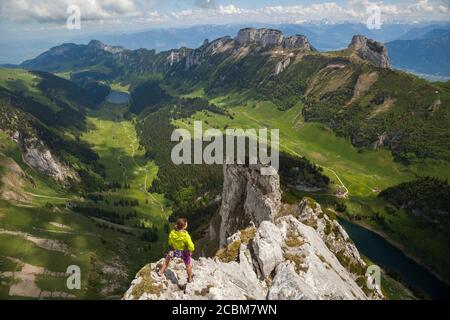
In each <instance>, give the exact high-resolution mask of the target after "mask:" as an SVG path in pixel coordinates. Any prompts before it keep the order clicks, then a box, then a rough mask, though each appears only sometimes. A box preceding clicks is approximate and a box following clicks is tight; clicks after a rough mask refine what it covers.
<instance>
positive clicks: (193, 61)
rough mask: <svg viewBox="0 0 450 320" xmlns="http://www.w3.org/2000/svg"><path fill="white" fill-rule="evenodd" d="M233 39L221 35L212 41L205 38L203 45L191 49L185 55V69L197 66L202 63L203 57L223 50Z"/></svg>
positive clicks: (229, 46)
mask: <svg viewBox="0 0 450 320" xmlns="http://www.w3.org/2000/svg"><path fill="white" fill-rule="evenodd" d="M232 42H233V40H232V39H231V38H230V37H223V38H219V39H216V40H214V41H212V42H209V41H208V40H205V42H204V43H203V45H202V46H201V47H200V48H198V49H195V50H193V51H191V52H190V53H189V54H188V55H187V57H186V66H185V67H186V69H189V68H191V67H192V66H198V65H200V64H202V63H203V61H204V60H205V59H207V58H208V57H211V56H213V55H215V54H218V53H221V52H224V51H226V50H228V49H230V48H231V47H232Z"/></svg>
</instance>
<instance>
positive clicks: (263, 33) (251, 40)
mask: <svg viewBox="0 0 450 320" xmlns="http://www.w3.org/2000/svg"><path fill="white" fill-rule="evenodd" d="M235 41H236V43H237V45H240V46H242V45H251V44H254V45H256V46H259V47H262V48H267V47H274V46H280V47H283V48H285V49H303V50H308V51H310V50H313V48H312V46H311V44H310V43H309V41H308V39H307V38H306V37H305V36H303V35H295V36H290V37H285V36H284V35H283V33H282V32H281V31H279V30H274V29H266V28H262V29H254V28H246V29H242V30H239V32H238V34H237V36H236V38H235Z"/></svg>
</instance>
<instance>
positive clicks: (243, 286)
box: [124, 216, 368, 300]
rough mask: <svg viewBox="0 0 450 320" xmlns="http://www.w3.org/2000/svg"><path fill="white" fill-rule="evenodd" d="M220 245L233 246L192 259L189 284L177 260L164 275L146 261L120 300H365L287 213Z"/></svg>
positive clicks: (324, 250) (330, 255)
mask: <svg viewBox="0 0 450 320" xmlns="http://www.w3.org/2000/svg"><path fill="white" fill-rule="evenodd" d="M294 243H295V246H293V244H294ZM236 244H237V246H236ZM235 246H236V247H235ZM233 248H235V249H233ZM252 248H253V250H252ZM226 250H229V251H231V250H236V252H234V251H233V252H232V253H233V254H234V255H235V257H233V260H232V261H222V260H221V258H220V255H219V256H218V257H214V258H200V259H199V260H193V262H192V263H193V265H192V266H193V270H194V281H193V282H192V283H186V271H185V268H184V265H183V263H182V261H172V262H171V264H170V267H169V269H168V270H167V271H166V274H165V277H159V276H158V275H157V274H156V270H157V268H158V265H161V264H162V262H163V260H160V261H159V262H157V263H152V264H150V265H148V266H146V267H145V268H144V269H142V270H141V271H140V273H139V274H138V275H137V276H136V279H135V280H134V281H133V282H132V285H131V287H130V288H129V290H128V291H127V292H126V293H125V296H124V299H127V300H128V299H130V300H132V299H142V300H147V299H150V300H153V299H163V300H166V299H167V300H173V299H180V300H202V299H218V300H221V299H232V300H247V299H273V300H289V299H295V300H298V299H337V300H342V299H346V300H347V299H368V297H367V296H366V294H365V293H364V292H363V291H362V290H361V288H360V287H359V286H358V285H357V284H356V282H355V280H354V279H353V275H352V274H351V273H350V272H349V271H347V270H346V269H345V268H344V267H343V266H342V265H341V264H340V262H339V261H338V259H337V258H336V257H335V255H334V254H333V253H332V252H331V251H330V250H329V249H328V248H327V246H326V245H325V243H324V242H323V240H322V239H321V237H320V236H319V235H318V233H317V232H316V231H315V230H314V229H313V228H312V227H309V226H306V225H304V224H302V223H301V222H299V221H298V220H297V219H296V218H294V217H293V216H285V217H281V218H279V219H277V221H276V222H275V223H273V222H269V221H265V222H263V223H262V224H261V226H260V227H259V228H258V230H257V232H256V235H255V237H254V238H253V239H251V240H250V241H249V243H248V244H245V242H244V239H243V237H242V234H241V235H234V236H233V241H232V242H231V244H229V245H228V247H227V249H226ZM228 258H229V257H228ZM272 276H273V280H271V278H272Z"/></svg>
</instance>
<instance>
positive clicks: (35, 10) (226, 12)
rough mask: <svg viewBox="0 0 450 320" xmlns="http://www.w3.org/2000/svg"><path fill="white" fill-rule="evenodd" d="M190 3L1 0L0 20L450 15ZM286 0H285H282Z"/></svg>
mask: <svg viewBox="0 0 450 320" xmlns="http://www.w3.org/2000/svg"><path fill="white" fill-rule="evenodd" d="M176 1H179V2H183V3H184V4H185V5H186V4H190V6H191V7H190V8H189V7H188V9H184V10H178V11H173V12H170V13H167V14H161V13H159V12H158V11H156V10H155V5H157V4H158V5H160V6H164V3H165V0H0V19H2V20H4V21H5V20H6V21H15V22H23V21H37V22H41V23H60V22H64V21H65V20H66V19H67V17H68V14H67V13H66V10H67V7H68V6H69V5H73V4H75V5H78V6H79V7H80V8H81V14H82V21H86V22H88V23H103V24H106V23H108V22H111V23H120V22H123V23H124V24H130V23H133V22H137V23H147V22H158V23H159V24H160V25H163V24H166V25H181V24H204V23H233V22H237V23H245V22H248V21H253V22H268V23H271V22H272V23H277V22H278V23H281V22H297V21H311V20H322V19H326V20H330V21H355V22H365V20H366V19H367V11H366V9H367V7H369V6H372V5H378V6H379V7H380V9H381V13H382V20H383V21H389V20H396V21H400V20H403V21H420V20H450V19H449V18H450V16H449V10H448V0H414V2H406V1H398V2H389V3H388V4H386V3H384V1H382V0H380V1H377V0H374V1H371V0H348V1H347V2H346V3H342V2H339V3H337V2H335V1H333V0H330V1H328V2H319V1H318V0H317V3H314V2H313V3H310V4H306V5H281V4H280V5H273V6H265V7H260V8H252V9H246V8H241V7H239V6H238V5H237V4H236V3H240V2H239V1H240V0H239V1H238V0H236V3H235V4H227V5H222V4H220V2H221V0H176ZM280 2H281V3H282V1H280Z"/></svg>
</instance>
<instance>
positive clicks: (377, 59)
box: [349, 35, 391, 69]
mask: <svg viewBox="0 0 450 320" xmlns="http://www.w3.org/2000/svg"><path fill="white" fill-rule="evenodd" d="M349 48H350V49H351V50H354V51H355V53H356V54H357V56H358V57H360V58H361V59H363V60H366V61H368V62H370V63H372V64H373V65H375V66H377V67H379V68H384V69H390V68H391V62H390V60H389V57H388V53H387V48H386V47H385V45H384V44H382V43H381V42H377V41H375V40H372V39H368V38H366V37H365V36H361V35H356V36H354V37H353V39H352V42H351V43H350V46H349Z"/></svg>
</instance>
